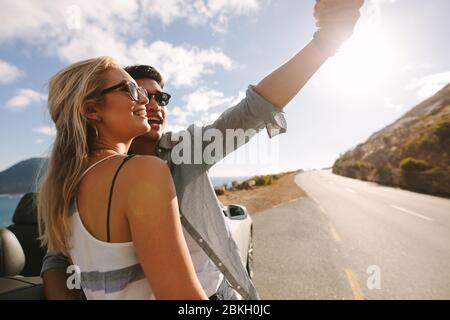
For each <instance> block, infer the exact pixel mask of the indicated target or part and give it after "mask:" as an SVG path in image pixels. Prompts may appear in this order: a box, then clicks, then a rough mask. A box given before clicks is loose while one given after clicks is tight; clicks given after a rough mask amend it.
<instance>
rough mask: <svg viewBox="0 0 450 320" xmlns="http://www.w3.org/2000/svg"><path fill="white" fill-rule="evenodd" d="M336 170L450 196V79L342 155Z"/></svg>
mask: <svg viewBox="0 0 450 320" xmlns="http://www.w3.org/2000/svg"><path fill="white" fill-rule="evenodd" d="M333 172H334V173H336V174H340V175H343V176H347V177H351V178H356V179H361V180H367V181H373V182H377V183H380V184H384V185H390V186H396V187H401V188H404V189H409V190H413V191H417V192H424V193H429V194H436V195H444V196H450V84H448V85H447V86H445V87H444V88H443V89H442V90H440V91H439V92H438V93H436V94H435V95H434V96H432V97H431V98H429V99H427V100H425V101H424V102H422V103H420V104H419V105H417V106H416V107H414V108H413V109H412V110H410V111H409V112H407V113H406V114H405V115H403V116H402V117H401V118H400V119H398V120H397V121H395V122H394V123H392V124H391V125H389V126H387V127H385V128H384V129H382V130H380V131H378V132H376V133H374V134H373V135H372V136H371V137H370V138H369V139H368V140H367V141H366V142H364V143H362V144H360V145H358V146H356V147H355V148H353V149H351V150H349V151H347V152H346V153H345V154H343V155H341V156H340V157H339V158H338V159H337V160H336V162H335V163H334V165H333Z"/></svg>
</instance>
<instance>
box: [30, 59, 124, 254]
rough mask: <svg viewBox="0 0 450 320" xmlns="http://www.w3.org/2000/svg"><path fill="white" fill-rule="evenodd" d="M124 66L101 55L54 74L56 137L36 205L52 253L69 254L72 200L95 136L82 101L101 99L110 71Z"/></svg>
mask: <svg viewBox="0 0 450 320" xmlns="http://www.w3.org/2000/svg"><path fill="white" fill-rule="evenodd" d="M119 67H120V66H119V65H118V64H117V63H116V62H115V61H114V60H113V59H112V58H110V57H98V58H94V59H89V60H84V61H81V62H78V63H75V64H72V65H70V66H68V67H66V68H64V69H62V70H61V71H59V72H58V73H57V74H56V75H54V76H53V77H52V78H51V79H50V82H49V94H48V110H49V112H50V116H51V118H52V120H53V122H54V123H55V126H56V138H55V141H54V144H53V148H52V151H51V155H50V159H49V161H48V167H47V170H46V173H45V175H44V176H43V178H42V180H41V182H40V185H39V188H38V196H37V208H38V217H39V235H40V240H41V244H42V246H44V247H47V249H48V252H49V253H51V254H56V253H60V254H64V255H66V256H68V255H69V250H70V245H69V241H70V236H71V228H70V220H69V218H70V215H71V204H72V201H73V199H74V196H75V194H76V191H77V188H78V184H79V182H80V178H81V174H82V172H83V170H84V169H85V168H86V165H87V162H88V154H89V150H90V145H91V144H90V141H91V139H92V138H93V135H94V136H95V133H94V132H95V131H94V130H92V128H91V127H90V126H89V125H88V122H87V120H86V118H85V116H84V115H83V106H84V105H85V104H86V103H87V102H89V101H97V102H99V99H100V98H98V96H97V95H96V93H98V92H99V90H100V89H101V88H102V85H103V82H104V80H103V75H104V73H105V71H107V70H109V69H111V68H119ZM96 96H97V97H96ZM91 97H93V98H91Z"/></svg>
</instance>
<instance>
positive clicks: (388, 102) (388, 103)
mask: <svg viewBox="0 0 450 320" xmlns="http://www.w3.org/2000/svg"><path fill="white" fill-rule="evenodd" d="M384 106H385V107H386V108H388V109H395V110H397V111H400V110H402V109H403V107H404V106H403V105H401V104H396V103H394V102H392V98H389V97H388V98H386V99H385V103H384Z"/></svg>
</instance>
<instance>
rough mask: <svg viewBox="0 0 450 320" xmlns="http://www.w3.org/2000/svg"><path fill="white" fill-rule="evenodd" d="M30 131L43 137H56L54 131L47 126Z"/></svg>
mask: <svg viewBox="0 0 450 320" xmlns="http://www.w3.org/2000/svg"><path fill="white" fill-rule="evenodd" d="M31 131H33V132H36V133H39V134H43V135H45V136H55V135H56V129H55V128H53V127H49V126H42V127H38V128H33V129H31Z"/></svg>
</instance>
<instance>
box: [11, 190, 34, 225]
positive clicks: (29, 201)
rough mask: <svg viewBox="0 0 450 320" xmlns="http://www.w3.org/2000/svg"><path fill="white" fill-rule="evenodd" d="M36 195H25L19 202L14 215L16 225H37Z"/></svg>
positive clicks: (31, 193)
mask: <svg viewBox="0 0 450 320" xmlns="http://www.w3.org/2000/svg"><path fill="white" fill-rule="evenodd" d="M35 197H36V193H33V192H30V193H27V194H25V195H24V196H23V197H22V198H21V199H20V201H19V204H18V205H17V208H16V210H15V211H14V215H13V219H12V220H13V222H14V223H15V224H32V225H36V224H37V208H36V202H35Z"/></svg>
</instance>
